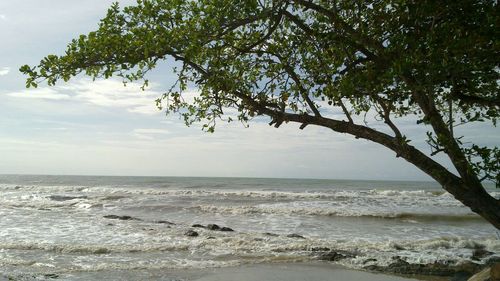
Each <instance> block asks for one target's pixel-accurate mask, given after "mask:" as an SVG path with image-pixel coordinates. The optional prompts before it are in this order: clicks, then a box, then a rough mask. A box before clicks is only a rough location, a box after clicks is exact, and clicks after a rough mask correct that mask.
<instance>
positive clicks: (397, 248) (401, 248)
mask: <svg viewBox="0 0 500 281" xmlns="http://www.w3.org/2000/svg"><path fill="white" fill-rule="evenodd" d="M392 246H393V247H394V249H396V250H398V251H402V250H406V249H405V248H404V247H403V246H401V245H398V244H394V245H392Z"/></svg>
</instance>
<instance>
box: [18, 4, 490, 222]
mask: <svg viewBox="0 0 500 281" xmlns="http://www.w3.org/2000/svg"><path fill="white" fill-rule="evenodd" d="M499 22H500V17H499V7H498V1H494V0H483V1H481V0H476V1H474V0H470V1H469V0H464V1H456V0H444V1H426V0H422V1H416V0H407V1H396V0H373V1H354V0H138V1H137V5H135V6H131V7H126V8H123V9H121V8H120V7H119V6H118V4H114V5H112V6H111V8H110V9H109V10H108V12H107V15H106V17H105V18H104V19H102V20H101V22H100V23H99V27H98V29H97V30H96V31H94V32H90V33H89V34H88V35H81V36H80V37H79V38H77V39H74V40H73V41H72V42H71V43H70V44H69V45H68V48H67V50H66V53H65V54H64V55H61V56H56V55H49V56H47V57H45V58H44V59H43V60H42V61H41V62H40V64H39V65H38V66H35V67H30V66H27V65H26V66H23V67H21V69H20V70H21V71H22V72H23V73H25V74H27V75H28V78H27V86H28V87H36V86H37V85H38V84H39V83H41V82H42V81H46V82H47V83H48V85H54V84H55V83H56V81H58V80H61V79H62V80H64V81H67V80H69V79H70V78H71V77H74V76H76V75H78V74H80V73H84V74H86V75H88V76H91V77H93V78H94V79H95V78H100V77H103V78H110V77H112V76H118V77H121V78H122V79H123V80H124V81H125V82H126V81H137V80H140V81H143V82H144V84H145V85H147V79H146V77H145V75H146V74H147V72H148V71H150V70H152V69H154V68H155V66H157V64H158V63H160V62H161V61H164V60H170V59H174V60H176V61H178V63H177V64H176V65H178V67H177V68H176V69H175V73H176V77H177V80H176V83H174V85H172V87H171V88H169V89H168V90H166V92H165V94H163V96H162V97H160V98H159V99H158V100H157V104H158V106H159V107H160V108H161V107H162V106H163V107H166V110H167V111H169V112H178V113H179V114H181V116H182V117H183V119H184V120H185V122H186V123H187V124H191V123H193V122H202V123H203V124H204V125H203V127H204V128H205V129H206V130H208V131H213V130H214V126H215V123H216V121H217V120H225V121H233V120H239V121H242V122H247V121H249V120H250V119H252V118H253V117H254V116H259V115H266V116H268V117H270V119H271V123H270V124H271V125H274V126H275V127H279V126H280V125H281V124H283V123H287V122H296V123H299V124H300V129H304V128H305V127H306V126H313V125H314V126H321V127H325V128H329V129H331V130H333V131H335V132H338V133H345V134H350V135H353V136H354V137H356V138H361V139H366V140H369V141H372V142H375V143H378V144H380V145H383V146H385V147H386V148H388V149H390V150H392V151H393V152H394V153H396V156H397V157H401V158H403V159H405V160H406V161H408V162H410V163H412V164H413V165H415V166H416V167H417V168H419V169H420V170H422V171H423V172H425V173H426V174H428V175H429V176H431V177H432V178H433V179H434V180H436V181H437V182H439V183H440V184H441V185H442V186H443V188H444V189H445V190H447V191H448V192H449V193H451V194H452V195H453V196H454V197H455V198H456V199H458V200H459V201H461V202H462V203H463V204H465V205H466V206H468V207H470V208H471V209H472V211H474V212H476V213H478V214H479V215H481V216H482V217H484V218H485V219H486V220H488V221H489V222H490V223H491V224H493V225H494V226H495V227H496V228H499V229H500V200H498V199H496V198H494V197H492V196H491V195H489V193H488V192H487V191H486V190H485V188H484V182H485V181H494V182H496V185H497V187H498V185H499V182H500V175H499V170H500V169H499V165H500V164H499V158H500V157H499V156H500V150H499V149H498V148H497V147H496V146H494V147H492V146H490V147H488V146H482V145H479V144H478V143H474V142H470V141H464V138H463V136H462V135H461V134H460V133H459V131H460V128H456V127H457V126H460V125H464V124H468V125H467V126H471V124H472V125H474V124H475V123H477V122H483V124H487V125H488V126H489V127H488V128H489V129H490V130H492V131H491V132H492V133H496V134H498V130H497V131H494V130H496V121H497V118H498V116H499V107H500V95H499V74H500V67H499V62H500V60H499V58H500V41H499V39H500V32H499V31H500V28H499ZM188 87H196V88H197V89H198V90H199V96H197V97H196V98H195V99H194V101H190V102H187V101H186V100H185V99H184V98H183V92H184V91H185V90H186V89H187V88H188ZM228 108H233V109H237V110H231V111H230V112H232V113H233V114H232V115H230V116H227V114H225V112H227V109H228ZM234 112H237V113H236V114H234ZM339 113H341V114H342V115H339ZM339 116H341V117H339ZM368 118H369V119H374V120H375V121H377V122H379V123H380V124H383V127H381V126H372V125H371V124H373V122H371V123H368V122H366V121H367V120H366V119H368ZM401 118H406V119H407V120H408V119H409V120H413V121H414V122H416V124H419V126H421V127H422V128H425V131H427V133H426V134H424V135H423V136H422V138H420V139H425V140H426V141H427V143H428V144H429V145H430V147H431V150H430V152H429V153H424V152H423V151H421V150H419V149H417V148H416V147H415V146H413V145H412V144H411V142H410V139H409V137H408V135H407V134H405V132H404V131H403V128H401V126H400V125H399V123H400V122H398V120H401ZM437 154H441V155H445V156H446V158H448V159H449V161H450V162H451V164H452V165H453V168H452V170H450V169H447V168H446V167H445V166H443V165H442V164H440V163H438V162H437V161H436V160H435V155H437Z"/></svg>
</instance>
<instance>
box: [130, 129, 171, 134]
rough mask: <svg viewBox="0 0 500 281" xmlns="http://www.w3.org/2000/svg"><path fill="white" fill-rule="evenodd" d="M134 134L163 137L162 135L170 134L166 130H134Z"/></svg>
mask: <svg viewBox="0 0 500 281" xmlns="http://www.w3.org/2000/svg"><path fill="white" fill-rule="evenodd" d="M134 133H136V134H158V135H163V134H168V133H170V132H169V131H168V130H165V129H135V130H134Z"/></svg>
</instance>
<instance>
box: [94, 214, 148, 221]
mask: <svg viewBox="0 0 500 281" xmlns="http://www.w3.org/2000/svg"><path fill="white" fill-rule="evenodd" d="M103 218H105V219H112V220H122V221H130V220H136V221H140V220H141V219H139V218H134V217H131V216H117V215H106V216H103Z"/></svg>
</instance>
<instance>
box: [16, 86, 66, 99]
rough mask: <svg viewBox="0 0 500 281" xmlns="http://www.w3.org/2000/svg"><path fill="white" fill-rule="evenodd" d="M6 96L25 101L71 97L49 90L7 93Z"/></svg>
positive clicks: (40, 89)
mask: <svg viewBox="0 0 500 281" xmlns="http://www.w3.org/2000/svg"><path fill="white" fill-rule="evenodd" d="M6 95H7V96H10V97H15V98H25V99H43V100H54V101H59V100H68V99H70V98H71V96H69V95H67V94H63V93H59V92H58V91H56V90H53V89H51V88H39V89H31V90H23V91H20V92H12V93H7V94H6Z"/></svg>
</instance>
